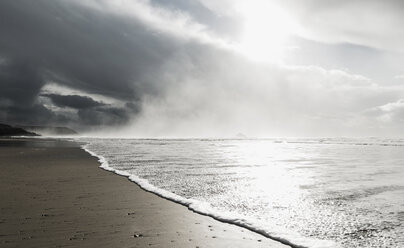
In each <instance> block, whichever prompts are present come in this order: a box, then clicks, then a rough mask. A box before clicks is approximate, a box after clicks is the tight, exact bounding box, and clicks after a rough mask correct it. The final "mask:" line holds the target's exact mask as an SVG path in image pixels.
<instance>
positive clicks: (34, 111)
mask: <svg viewBox="0 0 404 248" xmlns="http://www.w3.org/2000/svg"><path fill="white" fill-rule="evenodd" d="M403 26H404V1H400V0H385V1H379V0H339V1H328V0H284V1H269V0H194V1H189V0H171V1H170V0H86V1H81V0H36V1H31V0H3V1H0V122H5V123H11V124H35V125H59V126H60V125H61V126H70V127H73V128H75V129H78V130H80V131H97V130H98V131H99V130H102V133H104V134H105V133H109V134H110V135H119V136H130V137H232V136H234V135H236V134H237V133H244V134H245V135H247V136H253V137H274V136H275V137H279V136H396V137H398V136H402V133H403V131H404V125H403V124H404V67H403V65H404V56H403V54H404V46H403V45H402V44H403V42H404V29H403Z"/></svg>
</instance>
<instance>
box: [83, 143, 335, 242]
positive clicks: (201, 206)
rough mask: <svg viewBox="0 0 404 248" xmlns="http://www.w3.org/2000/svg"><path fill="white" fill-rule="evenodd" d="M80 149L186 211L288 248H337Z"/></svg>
mask: <svg viewBox="0 0 404 248" xmlns="http://www.w3.org/2000/svg"><path fill="white" fill-rule="evenodd" d="M81 147H82V149H83V150H85V151H86V152H88V153H89V154H90V155H91V156H93V157H97V158H98V161H99V162H100V164H101V165H100V168H102V169H104V170H106V171H110V172H114V173H115V174H117V175H121V176H125V177H128V179H129V180H130V181H132V182H134V183H136V184H137V185H139V186H140V187H141V188H142V189H144V190H146V191H148V192H151V193H154V194H156V195H158V196H160V197H162V198H164V199H167V200H170V201H173V202H176V203H178V204H181V205H183V206H186V207H188V209H190V210H192V211H194V212H196V213H198V214H202V215H206V216H210V217H212V218H214V219H216V220H218V221H221V222H225V223H229V224H234V225H237V226H240V227H243V228H246V229H248V230H251V231H253V232H256V233H259V234H261V235H263V236H265V237H267V238H270V239H273V240H277V241H280V242H282V243H284V244H287V245H290V246H292V247H296V248H334V247H339V245H338V244H337V243H336V242H334V241H330V240H319V239H314V238H307V237H303V236H302V235H299V234H297V233H294V232H292V231H290V230H286V229H283V228H281V227H278V228H277V230H274V228H273V227H272V229H269V228H268V226H267V225H266V224H265V223H263V222H261V221H259V220H252V219H245V218H244V217H243V216H241V215H237V214H234V213H230V212H224V211H217V210H215V209H214V208H212V207H211V206H210V204H208V203H205V202H201V201H197V200H194V199H187V198H184V197H181V196H179V195H177V194H174V193H172V192H169V191H167V190H164V189H161V188H158V187H156V186H154V185H152V184H150V183H149V181H148V180H146V179H143V178H140V177H138V176H136V175H131V174H130V173H128V172H126V171H122V170H118V169H114V168H112V167H111V166H110V165H109V164H108V161H107V160H106V159H105V158H104V157H103V156H101V155H98V154H96V153H95V152H93V151H91V150H89V146H88V145H87V144H86V145H82V146H81ZM272 226H273V225H272Z"/></svg>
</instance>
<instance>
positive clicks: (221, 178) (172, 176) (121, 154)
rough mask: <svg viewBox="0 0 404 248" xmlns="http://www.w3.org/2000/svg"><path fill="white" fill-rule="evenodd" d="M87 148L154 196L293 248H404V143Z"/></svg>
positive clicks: (170, 142)
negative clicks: (156, 195) (154, 194)
mask: <svg viewBox="0 0 404 248" xmlns="http://www.w3.org/2000/svg"><path fill="white" fill-rule="evenodd" d="M78 140H79V141H81V142H85V144H86V145H85V146H84V148H85V149H86V150H87V151H89V152H91V153H92V154H93V155H96V156H98V157H99V158H100V159H101V162H102V167H103V168H104V169H107V170H110V171H114V172H116V173H117V174H120V175H125V176H128V177H129V178H130V179H131V180H132V181H134V182H136V183H138V184H139V185H140V186H141V187H143V188H144V189H146V190H149V191H152V192H154V193H156V194H158V195H160V196H162V197H165V198H168V199H170V200H173V201H176V202H178V203H181V204H183V205H186V206H188V207H189V208H190V209H192V210H194V211H196V212H199V213H203V214H206V215H210V216H212V217H214V218H216V219H218V220H221V221H226V222H230V223H234V224H236V225H239V226H242V227H245V228H248V229H251V230H254V231H256V232H259V233H261V234H263V235H265V236H267V237H270V238H274V239H277V240H280V241H282V242H284V243H286V244H290V245H292V246H294V247H389V248H391V247H397V248H398V247H404V140H393V139H376V138H373V139H341V138H339V139H238V140H229V139H178V140H175V139H99V138H80V139H78Z"/></svg>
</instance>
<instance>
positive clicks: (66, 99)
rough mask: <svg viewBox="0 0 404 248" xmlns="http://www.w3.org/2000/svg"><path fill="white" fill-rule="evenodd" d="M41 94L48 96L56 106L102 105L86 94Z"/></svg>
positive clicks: (81, 107) (86, 106) (80, 106)
mask: <svg viewBox="0 0 404 248" xmlns="http://www.w3.org/2000/svg"><path fill="white" fill-rule="evenodd" d="M41 96H45V97H48V98H50V99H51V100H52V102H53V103H54V104H55V105H56V106H58V107H62V108H63V107H70V108H75V109H86V108H92V107H97V106H102V105H104V104H103V103H101V102H97V101H95V100H94V99H92V98H91V97H88V96H78V95H66V96H65V95H57V94H42V95H41Z"/></svg>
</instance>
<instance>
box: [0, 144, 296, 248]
mask: <svg viewBox="0 0 404 248" xmlns="http://www.w3.org/2000/svg"><path fill="white" fill-rule="evenodd" d="M0 199H1V200H0V247H4V248H6V247H110V248H115V247H184V248H185V247H200V248H203V247H289V246H285V245H283V244H281V243H279V242H277V241H273V240H271V239H268V238H265V237H263V236H261V235H259V234H257V233H254V232H251V231H248V230H246V229H243V228H240V227H237V226H235V225H230V224H226V223H222V222H219V221H216V220H214V219H212V218H210V217H207V216H202V215H199V214H196V213H194V212H192V211H190V210H188V209H187V208H186V207H184V206H181V205H179V204H176V203H173V202H170V201H168V200H165V199H162V198H160V197H158V196H156V195H154V194H152V193H149V192H146V191H144V190H142V189H140V188H139V187H138V186H137V185H136V184H134V183H132V182H130V181H129V180H128V179H127V178H125V177H121V176H117V175H115V174H113V173H111V172H107V171H104V170H102V169H100V168H99V163H98V161H97V159H96V158H95V157H91V156H90V155H89V154H88V153H86V152H85V151H83V150H82V149H80V148H79V146H78V144H75V143H73V142H63V141H62V142H58V141H55V140H38V139H0Z"/></svg>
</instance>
